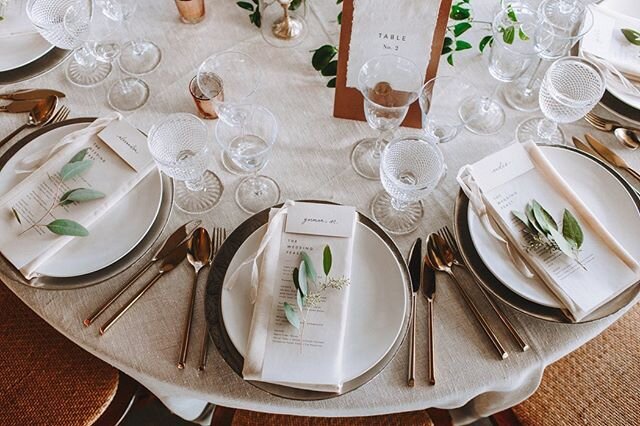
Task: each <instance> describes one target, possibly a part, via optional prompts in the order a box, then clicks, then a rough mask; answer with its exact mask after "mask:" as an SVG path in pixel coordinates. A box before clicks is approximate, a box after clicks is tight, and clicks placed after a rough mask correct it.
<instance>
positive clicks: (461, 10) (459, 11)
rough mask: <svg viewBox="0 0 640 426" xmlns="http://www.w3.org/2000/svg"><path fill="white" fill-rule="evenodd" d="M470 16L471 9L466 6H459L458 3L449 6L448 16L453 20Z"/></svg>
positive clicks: (460, 19)
mask: <svg viewBox="0 0 640 426" xmlns="http://www.w3.org/2000/svg"><path fill="white" fill-rule="evenodd" d="M470 16H471V11H470V10H469V9H467V8H466V7H461V6H459V5H453V6H452V7H451V13H449V18H451V19H453V20H454V21H462V20H465V19H468V18H469V17H470Z"/></svg>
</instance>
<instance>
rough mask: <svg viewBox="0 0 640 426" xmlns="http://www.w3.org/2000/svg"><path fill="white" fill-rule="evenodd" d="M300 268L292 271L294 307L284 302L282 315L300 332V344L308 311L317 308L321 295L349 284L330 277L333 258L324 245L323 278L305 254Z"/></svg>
mask: <svg viewBox="0 0 640 426" xmlns="http://www.w3.org/2000/svg"><path fill="white" fill-rule="evenodd" d="M300 258H301V260H300V267H299V268H294V269H293V285H294V286H295V288H296V305H292V304H291V303H289V302H284V304H283V307H284V315H285V317H286V318H287V321H288V322H289V324H291V325H292V326H294V327H295V328H296V329H298V330H299V331H300V344H301V345H302V335H303V333H304V326H305V323H306V320H307V315H308V314H309V310H310V309H312V308H314V307H316V306H318V304H319V303H320V301H321V297H322V294H323V293H324V292H325V291H327V290H328V289H334V290H342V289H343V288H345V287H346V286H348V285H349V284H350V280H349V279H348V278H345V277H339V278H336V277H331V276H329V273H330V272H331V266H332V264H333V256H332V254H331V247H329V246H328V245H326V246H325V247H324V250H323V251H322V270H323V272H324V278H322V279H320V277H319V276H318V274H317V273H316V268H315V267H314V265H313V262H312V261H311V258H310V257H309V255H308V254H307V253H306V252H304V251H303V252H302V253H300Z"/></svg>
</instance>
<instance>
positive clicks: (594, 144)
mask: <svg viewBox="0 0 640 426" xmlns="http://www.w3.org/2000/svg"><path fill="white" fill-rule="evenodd" d="M584 137H585V138H586V139H587V143H588V144H589V145H590V146H591V148H593V149H594V151H596V152H597V153H598V154H600V156H601V157H602V158H604V159H605V160H606V161H607V162H609V163H611V164H613V165H614V166H616V167H618V168H620V169H622V170H625V171H626V172H628V173H629V174H630V175H631V176H633V177H634V178H636V179H637V180H638V181H639V182H640V173H638V172H637V171H635V170H634V169H633V168H631V166H630V165H629V163H627V162H626V161H625V160H624V158H622V157H620V156H619V155H618V154H616V153H615V152H613V151H612V150H610V149H609V148H607V147H606V146H605V145H604V144H603V143H602V142H600V141H599V140H597V139H596V138H594V137H593V136H591V135H589V134H586V135H584Z"/></svg>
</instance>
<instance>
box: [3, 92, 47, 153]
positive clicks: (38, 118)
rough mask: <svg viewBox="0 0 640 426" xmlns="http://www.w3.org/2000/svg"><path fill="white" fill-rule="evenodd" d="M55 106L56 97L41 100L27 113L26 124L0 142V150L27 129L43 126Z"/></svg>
mask: <svg viewBox="0 0 640 426" xmlns="http://www.w3.org/2000/svg"><path fill="white" fill-rule="evenodd" d="M57 106H58V98H57V97H56V96H49V97H48V98H45V99H42V100H41V101H40V102H38V103H37V104H36V105H35V106H34V107H33V109H32V110H31V111H30V112H29V117H28V118H27V122H26V123H24V124H23V125H22V126H20V127H18V128H17V129H16V130H14V131H13V132H11V134H9V135H8V136H7V137H6V138H4V139H2V141H0V148H2V146H4V144H6V143H7V142H9V141H10V140H11V139H13V137H14V136H15V135H17V134H18V133H20V132H21V131H23V130H24V129H26V128H27V127H36V126H40V125H42V124H45V123H46V122H47V121H48V120H49V119H50V118H51V116H52V115H53V112H54V111H55V110H56V107H57Z"/></svg>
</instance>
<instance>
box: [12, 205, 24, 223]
mask: <svg viewBox="0 0 640 426" xmlns="http://www.w3.org/2000/svg"><path fill="white" fill-rule="evenodd" d="M11 212H12V213H13V217H15V218H16V220H17V221H18V223H19V224H20V225H22V221H21V220H20V215H19V214H18V211H17V210H16V209H14V208H13V207H11Z"/></svg>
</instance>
